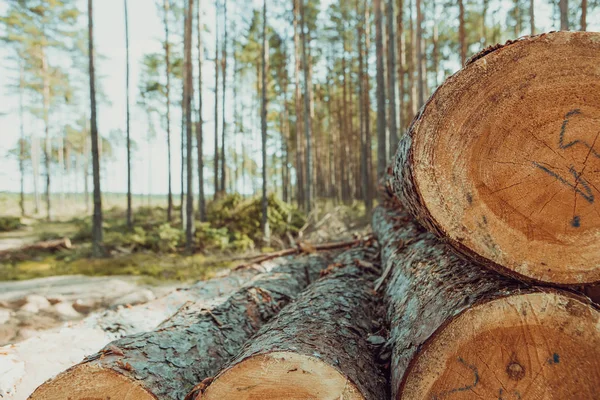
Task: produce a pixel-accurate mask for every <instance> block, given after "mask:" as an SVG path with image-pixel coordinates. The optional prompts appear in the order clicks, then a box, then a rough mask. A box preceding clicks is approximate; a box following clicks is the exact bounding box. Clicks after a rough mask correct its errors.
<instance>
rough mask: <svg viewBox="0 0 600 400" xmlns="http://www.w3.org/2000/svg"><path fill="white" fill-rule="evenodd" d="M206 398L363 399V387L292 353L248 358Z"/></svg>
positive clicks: (212, 387)
mask: <svg viewBox="0 0 600 400" xmlns="http://www.w3.org/2000/svg"><path fill="white" fill-rule="evenodd" d="M201 398H202V399H205V400H252V399H272V400H278V399H279V400H289V399H336V400H363V399H364V397H363V396H362V395H361V394H360V392H359V390H358V389H357V388H356V387H355V386H354V384H353V383H352V382H350V381H349V380H348V379H347V378H346V377H344V376H343V375H342V374H341V373H340V372H339V371H338V370H336V369H335V368H333V367H332V366H330V365H328V364H327V363H324V362H323V361H320V360H319V359H318V358H315V357H309V356H305V355H301V354H297V353H291V352H273V353H269V354H261V355H257V356H254V357H250V358H247V359H246V360H244V361H243V362H241V363H239V364H236V365H235V366H233V367H232V368H230V369H229V370H227V371H225V372H223V373H222V375H220V377H219V379H217V380H215V381H214V382H213V384H212V385H210V386H209V387H208V389H207V390H206V391H205V393H204V395H203V396H202V397H201Z"/></svg>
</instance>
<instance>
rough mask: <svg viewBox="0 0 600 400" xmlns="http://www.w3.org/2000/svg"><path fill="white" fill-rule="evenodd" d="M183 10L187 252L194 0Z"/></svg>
mask: <svg viewBox="0 0 600 400" xmlns="http://www.w3.org/2000/svg"><path fill="white" fill-rule="evenodd" d="M187 1H188V3H187V10H186V11H185V22H184V23H185V29H184V48H185V51H184V53H185V54H184V68H185V70H186V71H187V72H186V74H185V81H184V83H183V93H184V103H185V128H186V175H187V199H186V209H185V211H186V224H185V249H186V251H187V252H188V253H191V252H192V251H193V245H194V236H193V235H194V180H193V178H194V173H193V170H192V163H193V159H192V145H193V142H192V98H193V97H194V84H193V78H194V74H193V68H192V25H193V24H192V21H193V15H194V0H187Z"/></svg>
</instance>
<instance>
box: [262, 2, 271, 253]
mask: <svg viewBox="0 0 600 400" xmlns="http://www.w3.org/2000/svg"><path fill="white" fill-rule="evenodd" d="M267 43H268V42H267V0H264V1H263V21H262V49H261V59H262V62H261V83H262V84H261V86H262V95H261V97H262V105H261V112H260V128H261V142H262V149H261V152H262V219H261V227H262V231H263V237H264V240H266V241H267V242H268V241H269V236H270V235H269V220H268V204H267V68H268V66H267V63H268V62H269V57H268V55H267V52H268V50H267Z"/></svg>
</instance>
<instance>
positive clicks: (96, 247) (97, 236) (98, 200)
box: [88, 0, 102, 257]
mask: <svg viewBox="0 0 600 400" xmlns="http://www.w3.org/2000/svg"><path fill="white" fill-rule="evenodd" d="M92 3H93V0H88V35H89V36H88V42H89V49H88V52H89V73H90V103H91V131H92V170H93V174H94V216H93V220H92V222H93V223H92V254H93V255H94V257H99V256H100V255H101V245H102V192H101V190H100V158H99V152H98V124H97V121H96V76H95V70H94V14H93V4H92Z"/></svg>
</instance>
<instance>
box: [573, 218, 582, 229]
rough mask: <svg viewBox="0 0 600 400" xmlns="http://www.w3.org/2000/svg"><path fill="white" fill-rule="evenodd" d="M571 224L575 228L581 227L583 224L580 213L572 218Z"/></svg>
mask: <svg viewBox="0 0 600 400" xmlns="http://www.w3.org/2000/svg"><path fill="white" fill-rule="evenodd" d="M571 226H572V227H573V228H579V227H580V226H581V218H579V215H576V216H574V217H573V219H572V220H571Z"/></svg>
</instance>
